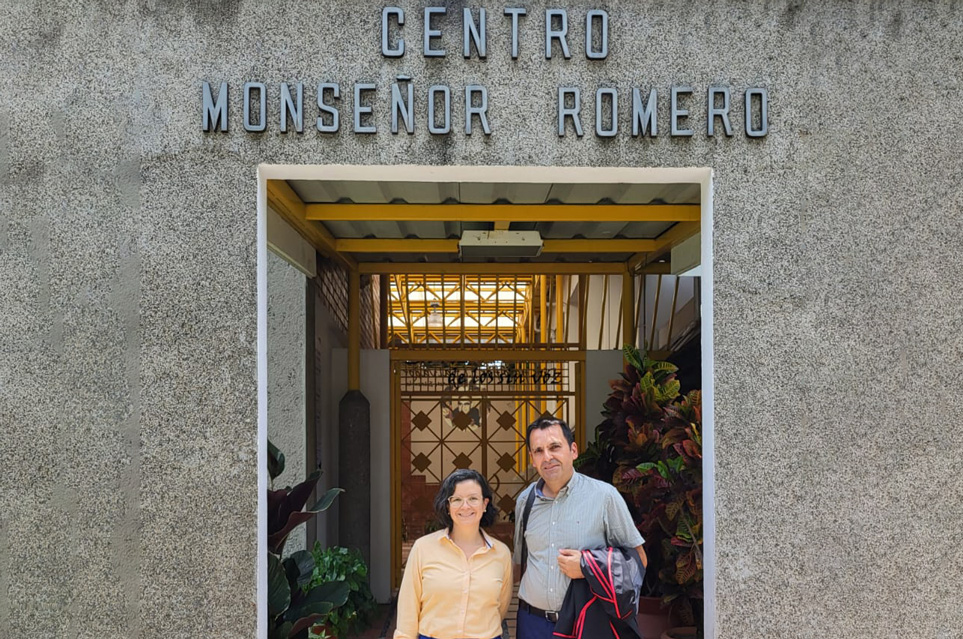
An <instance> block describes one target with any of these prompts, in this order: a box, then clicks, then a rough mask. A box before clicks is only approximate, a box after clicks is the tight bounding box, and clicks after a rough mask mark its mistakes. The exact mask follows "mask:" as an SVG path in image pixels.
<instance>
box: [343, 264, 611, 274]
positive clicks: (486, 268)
mask: <svg viewBox="0 0 963 639" xmlns="http://www.w3.org/2000/svg"><path fill="white" fill-rule="evenodd" d="M624 270H625V264H624V263H622V262H519V263H510V262H494V263H491V262H481V263H470V262H360V263H359V264H358V271H359V272H360V273H362V274H373V273H378V274H381V273H398V274H406V273H407V274H417V275H421V274H422V273H427V274H429V275H433V274H441V273H447V274H451V275H476V274H477V275H513V274H518V275H572V274H576V275H577V274H579V273H585V274H605V273H612V274H620V273H622V271H624Z"/></svg>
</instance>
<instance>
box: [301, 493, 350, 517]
mask: <svg viewBox="0 0 963 639" xmlns="http://www.w3.org/2000/svg"><path fill="white" fill-rule="evenodd" d="M343 492H344V488H331V489H329V490H328V492H326V493H324V496H323V497H321V499H319V500H318V502H317V503H316V504H315V505H314V506H312V507H311V508H309V509H308V510H310V511H311V512H315V513H319V512H321V511H322V510H327V509H328V508H330V507H331V504H332V502H334V499H335V497H337V496H338V495H340V494H341V493H343Z"/></svg>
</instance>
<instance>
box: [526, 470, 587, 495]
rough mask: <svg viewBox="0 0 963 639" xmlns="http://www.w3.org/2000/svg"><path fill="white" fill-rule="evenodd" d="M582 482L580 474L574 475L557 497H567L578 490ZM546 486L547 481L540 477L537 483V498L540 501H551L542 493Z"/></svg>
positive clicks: (575, 473)
mask: <svg viewBox="0 0 963 639" xmlns="http://www.w3.org/2000/svg"><path fill="white" fill-rule="evenodd" d="M581 481H582V476H581V475H579V474H578V472H574V473H572V478H571V479H569V480H568V483H567V484H565V485H564V486H562V489H561V490H559V491H558V494H557V495H555V496H556V497H560V496H562V495H567V494H568V493H569V492H570V491H571V490H572V489H574V488H576V487H577V486H578V485H579V483H581ZM544 486H545V480H544V479H542V478H541V477H539V479H538V481H537V482H535V496H536V497H538V498H540V499H548V500H551V499H552V498H551V497H546V496H545V493H543V492H542V488H543V487H544Z"/></svg>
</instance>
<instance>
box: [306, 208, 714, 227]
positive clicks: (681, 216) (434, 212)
mask: <svg viewBox="0 0 963 639" xmlns="http://www.w3.org/2000/svg"><path fill="white" fill-rule="evenodd" d="M306 213H307V219H309V220H312V221H323V222H327V221H336V220H352V221H358V222H375V221H379V220H393V221H397V222H418V221H437V220H444V221H446V222H449V221H451V222H496V223H498V222H505V221H508V222H585V221H593V222H693V221H697V220H698V219H699V215H700V207H699V205H698V204H338V203H330V204H308V205H307V206H306Z"/></svg>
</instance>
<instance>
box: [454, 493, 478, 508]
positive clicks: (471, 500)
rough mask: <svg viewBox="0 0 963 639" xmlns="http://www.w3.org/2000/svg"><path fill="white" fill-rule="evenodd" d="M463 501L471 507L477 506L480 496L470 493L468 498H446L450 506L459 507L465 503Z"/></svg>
mask: <svg viewBox="0 0 963 639" xmlns="http://www.w3.org/2000/svg"><path fill="white" fill-rule="evenodd" d="M465 502H468V505H469V506H471V507H472V508H477V507H478V506H481V503H482V498H481V497H477V496H475V495H472V496H471V497H469V498H468V499H465V498H463V497H449V498H448V503H449V504H451V507H452V508H461V507H462V506H463V505H464V504H465Z"/></svg>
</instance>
